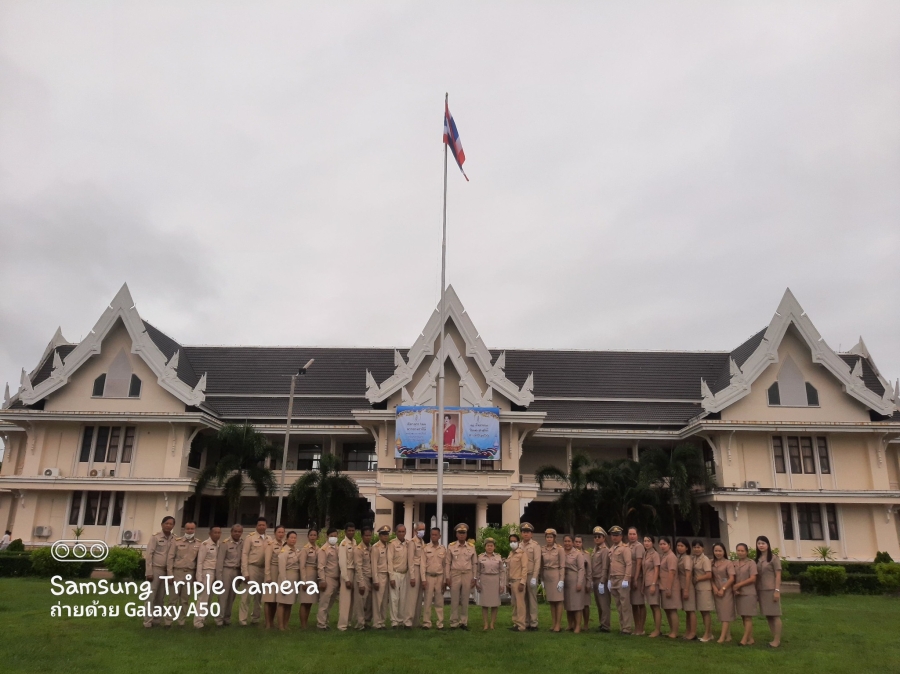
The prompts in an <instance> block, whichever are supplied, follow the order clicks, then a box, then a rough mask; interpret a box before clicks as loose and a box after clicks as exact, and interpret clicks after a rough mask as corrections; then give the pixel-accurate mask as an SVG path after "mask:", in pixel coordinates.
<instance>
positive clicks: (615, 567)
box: [606, 526, 634, 634]
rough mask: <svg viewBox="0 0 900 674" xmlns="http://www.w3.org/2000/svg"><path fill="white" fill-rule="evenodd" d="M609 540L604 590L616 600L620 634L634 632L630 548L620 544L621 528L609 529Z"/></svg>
mask: <svg viewBox="0 0 900 674" xmlns="http://www.w3.org/2000/svg"><path fill="white" fill-rule="evenodd" d="M609 539H610V541H611V542H612V549H611V550H610V551H609V580H608V581H607V583H606V589H607V590H609V592H610V593H611V594H612V596H613V598H615V600H616V611H617V612H618V614H619V629H620V630H621V632H622V634H631V633H632V632H633V631H634V616H633V614H632V612H631V590H630V589H629V588H628V585H629V584H630V580H631V576H632V569H631V564H632V562H631V548H629V547H628V546H627V545H625V544H624V543H623V542H622V527H620V526H615V527H610V528H609Z"/></svg>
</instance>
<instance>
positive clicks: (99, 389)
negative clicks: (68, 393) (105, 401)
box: [91, 374, 106, 398]
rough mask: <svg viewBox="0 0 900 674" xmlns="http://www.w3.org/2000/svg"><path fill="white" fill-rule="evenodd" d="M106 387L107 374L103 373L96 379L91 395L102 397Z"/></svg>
mask: <svg viewBox="0 0 900 674" xmlns="http://www.w3.org/2000/svg"><path fill="white" fill-rule="evenodd" d="M104 388H106V375H105V374H101V375H100V376H99V377H97V378H96V379H95V380H94V390H93V391H92V392H91V395H92V396H94V397H95V398H102V397H103V389H104Z"/></svg>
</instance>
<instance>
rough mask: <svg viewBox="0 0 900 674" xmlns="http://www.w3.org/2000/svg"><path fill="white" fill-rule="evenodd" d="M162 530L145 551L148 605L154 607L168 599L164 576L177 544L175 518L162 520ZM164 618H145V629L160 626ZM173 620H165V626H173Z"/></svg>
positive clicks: (168, 516)
mask: <svg viewBox="0 0 900 674" xmlns="http://www.w3.org/2000/svg"><path fill="white" fill-rule="evenodd" d="M161 525H162V530H161V531H159V532H158V533H156V534H154V535H153V537H152V538H151V539H150V541H149V542H148V543H147V549H146V550H145V551H144V565H145V567H146V569H147V571H146V574H147V580H149V581H150V592H151V595H150V598H149V599H148V600H147V603H149V604H152V605H153V606H162V605H163V602H164V601H165V598H166V586H165V583H164V581H163V580H162V576H164V575H166V564H168V562H169V548H170V547H171V546H172V543H174V542H175V537H174V536H173V535H172V529H174V528H175V518H174V517H172V516H171V515H167V516H166V517H163V518H162V523H161ZM161 620H162V618H153V617H152V616H147V617H146V618H144V627H153V626H154V625H159V623H160V621H161ZM171 624H172V623H171V619H170V618H168V617H167V618H166V619H165V625H166V626H169V625H171Z"/></svg>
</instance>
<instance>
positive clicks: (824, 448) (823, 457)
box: [816, 437, 831, 475]
mask: <svg viewBox="0 0 900 674" xmlns="http://www.w3.org/2000/svg"><path fill="white" fill-rule="evenodd" d="M816 445H818V448H819V471H820V472H821V473H824V474H826V475H828V474H830V473H831V460H830V459H829V458H828V443H827V442H826V441H825V438H822V437H819V438H816Z"/></svg>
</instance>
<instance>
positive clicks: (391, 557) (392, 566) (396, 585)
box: [387, 524, 409, 629]
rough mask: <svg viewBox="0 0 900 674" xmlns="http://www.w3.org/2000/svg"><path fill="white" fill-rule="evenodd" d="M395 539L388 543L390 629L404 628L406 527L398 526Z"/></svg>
mask: <svg viewBox="0 0 900 674" xmlns="http://www.w3.org/2000/svg"><path fill="white" fill-rule="evenodd" d="M395 531H396V533H397V538H395V539H394V540H392V541H391V542H390V543H388V554H387V564H388V578H390V583H391V627H393V628H395V629H396V628H397V627H406V615H407V614H406V595H407V594H408V593H409V541H407V540H406V527H405V526H404V525H402V524H398V525H397V528H396V529H395Z"/></svg>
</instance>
